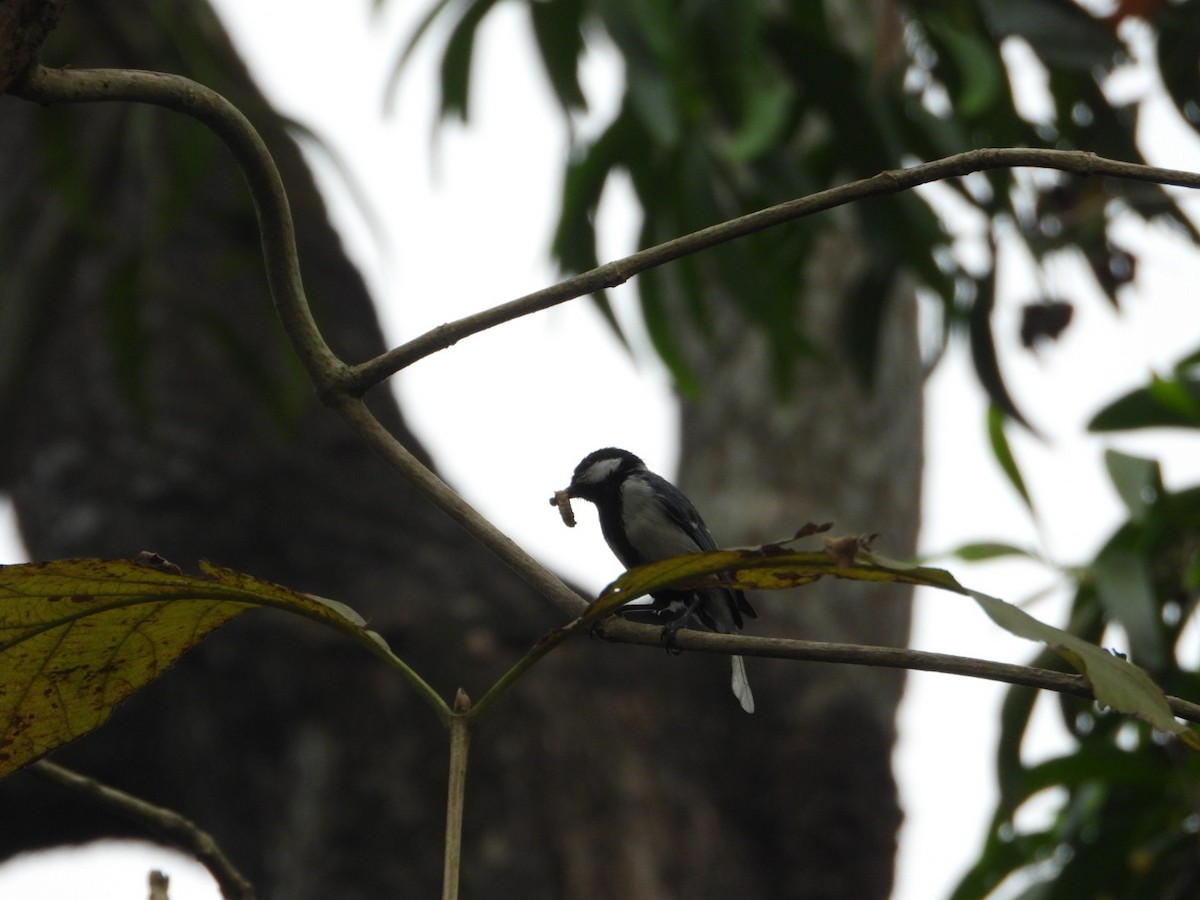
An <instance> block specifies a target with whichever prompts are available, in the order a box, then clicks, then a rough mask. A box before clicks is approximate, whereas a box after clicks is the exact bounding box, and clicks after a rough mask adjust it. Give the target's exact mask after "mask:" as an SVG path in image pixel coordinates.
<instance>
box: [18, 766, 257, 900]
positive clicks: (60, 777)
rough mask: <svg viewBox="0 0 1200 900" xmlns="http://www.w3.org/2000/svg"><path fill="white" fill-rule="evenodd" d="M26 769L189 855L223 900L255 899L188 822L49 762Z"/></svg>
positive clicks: (208, 839)
mask: <svg viewBox="0 0 1200 900" xmlns="http://www.w3.org/2000/svg"><path fill="white" fill-rule="evenodd" d="M29 770H30V771H31V772H35V773H36V774H38V775H40V776H41V777H42V778H45V779H46V780H47V781H52V782H54V783H55V784H58V785H61V786H62V787H65V788H67V789H69V790H72V791H76V792H77V793H80V794H82V795H83V796H85V797H89V798H91V799H92V800H95V801H96V802H98V803H101V804H103V805H104V806H107V807H108V808H110V809H112V810H115V811H116V812H118V813H120V814H121V815H123V816H127V817H129V818H131V819H133V820H135V821H136V822H139V823H140V824H142V825H144V826H146V828H147V829H148V830H149V831H150V832H151V833H153V834H154V835H155V837H159V838H163V839H165V840H166V841H167V842H169V843H170V844H172V845H174V846H175V847H178V848H179V849H181V850H183V851H184V852H186V853H188V854H190V855H191V856H192V857H193V858H195V859H196V860H197V861H198V862H199V863H201V864H202V865H203V866H204V867H205V868H206V869H208V871H209V873H210V874H211V875H212V877H213V878H214V879H215V880H216V882H217V884H218V885H219V886H220V888H221V896H222V897H225V898H226V900H254V886H253V885H252V884H251V883H250V882H249V881H247V880H246V877H245V876H244V875H242V873H241V872H239V871H238V870H237V868H236V867H235V866H234V865H233V863H231V862H230V861H229V858H228V857H227V856H225V854H224V853H223V852H222V851H221V848H220V847H219V846H217V842H216V841H215V840H213V837H212V835H211V834H209V833H208V832H207V831H205V830H204V829H202V828H200V827H199V826H198V825H196V824H195V823H194V822H193V821H192V820H191V819H187V818H185V817H184V816H181V815H180V814H179V813H177V812H175V811H174V810H171V809H166V808H165V807H162V806H155V805H154V804H153V803H147V802H146V801H145V800H142V799H141V798H139V797H134V796H133V795H132V794H127V793H125V792H124V791H120V790H117V789H116V788H114V787H111V786H109V785H107V784H103V783H102V782H99V781H97V780H96V779H94V778H89V777H88V776H86V775H81V774H79V773H78V772H75V771H72V770H71V769H68V768H65V767H64V766H60V765H58V764H56V763H52V762H49V761H48V760H44V759H43V760H41V761H40V762H36V763H34V764H33V765H31V766H30V767H29Z"/></svg>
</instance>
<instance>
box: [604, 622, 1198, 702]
mask: <svg viewBox="0 0 1200 900" xmlns="http://www.w3.org/2000/svg"><path fill="white" fill-rule="evenodd" d="M596 633H597V634H598V635H599V636H601V637H603V638H604V639H605V640H612V641H617V642H620V643H623V644H647V645H650V646H654V647H660V648H661V647H662V629H660V628H657V627H655V626H653V625H640V624H637V623H634V622H628V621H626V620H624V619H619V618H612V619H609V620H607V621H605V622H604V624H603V627H602V629H597V632H596ZM675 646H677V647H679V648H680V649H681V650H696V651H698V652H700V653H723V654H730V653H737V654H739V655H741V656H762V657H766V658H769V659H798V660H806V661H808V662H829V663H845V664H848V665H856V666H881V667H884V668H889V669H914V670H917V671H922V672H941V673H943V674H947V675H961V676H965V677H967V678H983V679H986V680H988V681H1000V682H1004V683H1005V684H1017V685H1022V686H1024V687H1031V688H1037V689H1039V690H1046V691H1056V692H1058V693H1060V694H1071V695H1072V696H1075V697H1082V698H1083V699H1085V700H1095V699H1096V697H1095V695H1094V694H1093V693H1092V689H1091V688H1090V687H1088V683H1087V681H1086V680H1085V679H1084V677H1083V676H1082V675H1069V674H1067V673H1065V672H1055V671H1053V670H1051V669H1038V668H1034V667H1032V666H1020V665H1015V664H1013V663H998V662H991V661H989V660H985V659H974V658H972V657H969V656H953V655H951V654H948V653H930V652H927V651H924V650H909V649H906V648H900V647H871V646H868V645H865V644H838V643H826V642H824V641H803V640H795V639H792V638H763V637H750V636H748V635H741V634H738V635H733V634H716V633H714V632H707V631H696V630H693V629H687V628H684V629H681V630H680V631H678V632H676V634H675ZM1167 704H1168V705H1169V706H1170V707H1171V712H1172V713H1174V714H1175V715H1176V716H1178V717H1179V718H1181V719H1186V720H1187V721H1189V722H1200V704H1197V703H1192V702H1191V701H1188V700H1182V699H1180V698H1179V697H1172V696H1168V697H1167Z"/></svg>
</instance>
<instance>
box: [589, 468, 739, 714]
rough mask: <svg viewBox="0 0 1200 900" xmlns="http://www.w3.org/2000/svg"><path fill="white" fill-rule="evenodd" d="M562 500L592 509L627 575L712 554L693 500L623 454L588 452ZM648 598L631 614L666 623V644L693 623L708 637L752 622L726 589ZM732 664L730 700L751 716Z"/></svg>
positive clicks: (736, 595)
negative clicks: (670, 560)
mask: <svg viewBox="0 0 1200 900" xmlns="http://www.w3.org/2000/svg"><path fill="white" fill-rule="evenodd" d="M566 493H567V496H569V497H578V498H579V499H580V500H589V501H591V502H592V503H594V504H596V509H597V510H598V511H599V513H600V530H601V532H603V534H604V540H605V541H607V542H608V546H609V547H610V548H611V549H612V552H613V553H614V554H616V557H617V559H619V560H620V561H621V563H622V564H623V565H624V566H625V568H627V569H632V568H633V567H634V566H640V565H643V564H645V563H649V562H654V561H656V560H660V559H667V558H669V557H672V556H682V555H684V554H687V553H699V552H701V551H706V550H716V549H717V544H716V542H715V541H714V540H713V537H712V534H710V533H709V530H708V526H707V525H705V524H704V520H703V519H702V518H700V513H698V512H697V511H696V507H695V506H693V505H692V501H690V500H689V499H688V498H687V497H686V496H684V494H683V492H682V491H680V490H679V488H677V487H675V485H673V484H671V483H670V482H669V481H667V480H666V479H665V478H662V477H660V476H658V475H655V474H654V473H653V472H651V471H650V470H649V469H647V468H646V464H645V463H643V462H642V461H641V460H640V459H638V457H636V456H634V455H633V454H632V453H630V452H629V451H628V450H618V449H617V448H616V447H606V448H604V449H603V450H597V451H595V452H594V453H589V454H588V455H587V456H585V457H584V459H583V461H582V462H581V463H580V464H579V465H578V466H576V467H575V474H574V476H573V477H572V478H571V484H570V485H569V486H568V487H567V489H566ZM651 597H652V598H653V603H652V604H651V605H650V606H649V607H648V608H647V607H644V606H643V607H639V608H636V609H638V610H640V611H641V613H642V615H641V616H639V617H640V618H645V617H646V611H647V609H648V610H649V614H650V616H651V617H652V618H653V619H654V620H657V621H661V622H665V623H666V625H665V627H664V629H663V639H664V641H665V642H667V643H668V644H669V642H670V640H671V638H672V637H673V636H674V634H675V632H676V631H677V630H678V629H679V628H681V627H687V625H688V624H689V622H690V621H692V620H695V621H698V622H699V623H700V624H701V625H703V626H705V627H706V628H709V629H710V630H712V631H719V632H722V633H724V634H736V633H737V630H738V629H739V628H741V627H742V616H743V615H745V616H749V617H751V618H758V615H757V613H755V612H754V610H753V608H751V606H750V604H749V602H747V600H746V597H745V595H744V594H743V593H742V592H741V591H737V590H731V589H728V588H718V587H713V588H703V589H697V590H674V591H658V592H656V593H654V594H651ZM630 612H631V613H632V611H630ZM630 617H631V618H633V617H634V615H632V614H631V615H630ZM730 658H731V660H732V662H733V693H734V696H736V697H737V699H738V702H739V703H741V705H742V709H744V710H745V711H746V712H748V713H752V712H754V695H753V694H751V693H750V683H749V682H748V681H747V680H746V666H745V664H744V663H743V662H742V658H741V657H740V656H733V657H730Z"/></svg>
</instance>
